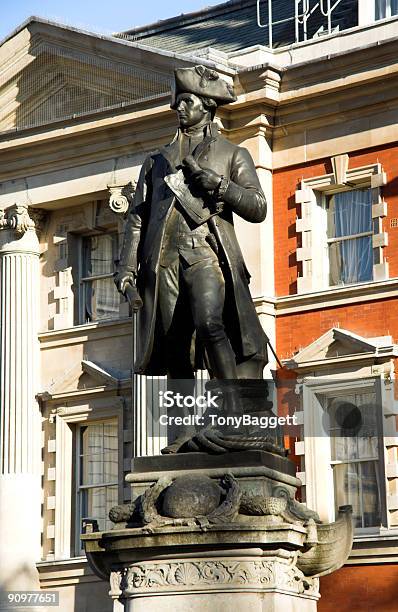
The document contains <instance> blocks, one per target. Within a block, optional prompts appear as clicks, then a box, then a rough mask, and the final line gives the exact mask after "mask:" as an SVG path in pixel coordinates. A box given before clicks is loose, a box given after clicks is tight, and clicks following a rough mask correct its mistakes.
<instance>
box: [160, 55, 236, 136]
mask: <svg viewBox="0 0 398 612" xmlns="http://www.w3.org/2000/svg"><path fill="white" fill-rule="evenodd" d="M174 74H175V90H174V93H173V99H172V102H171V105H170V106H171V108H173V109H174V110H176V111H177V113H178V118H179V121H180V125H181V127H183V128H187V127H192V126H194V125H197V124H198V123H201V122H203V121H204V120H207V119H209V120H211V119H213V117H214V115H215V113H216V110H217V106H221V105H223V104H229V103H230V102H235V100H236V96H235V95H234V92H233V88H232V85H230V84H229V83H227V82H226V81H224V79H222V78H221V77H220V76H219V75H218V73H217V72H215V71H214V70H209V69H208V68H206V67H205V66H195V67H194V68H177V69H176V70H175V71H174Z"/></svg>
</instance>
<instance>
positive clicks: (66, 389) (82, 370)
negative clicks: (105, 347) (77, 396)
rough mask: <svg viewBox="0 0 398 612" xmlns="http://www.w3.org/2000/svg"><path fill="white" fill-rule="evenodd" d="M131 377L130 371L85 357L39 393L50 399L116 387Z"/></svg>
mask: <svg viewBox="0 0 398 612" xmlns="http://www.w3.org/2000/svg"><path fill="white" fill-rule="evenodd" d="M129 378H130V372H129V371H120V370H114V369H112V368H109V367H108V366H104V365H102V364H99V363H96V362H94V361H89V360H86V359H84V360H82V361H81V362H79V363H77V364H76V365H75V366H73V367H72V368H71V369H70V370H69V371H67V372H66V373H65V374H64V375H63V376H62V377H60V378H59V379H57V380H56V381H54V382H53V384H52V385H50V387H49V388H48V389H47V390H46V391H45V392H44V393H41V394H39V395H40V396H41V397H42V398H43V399H45V400H48V399H52V398H54V397H58V396H62V395H73V394H74V393H79V392H81V391H90V390H94V389H98V388H103V389H116V388H117V387H118V386H119V385H120V383H122V382H125V381H127V380H129Z"/></svg>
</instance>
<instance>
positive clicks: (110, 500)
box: [80, 422, 118, 529]
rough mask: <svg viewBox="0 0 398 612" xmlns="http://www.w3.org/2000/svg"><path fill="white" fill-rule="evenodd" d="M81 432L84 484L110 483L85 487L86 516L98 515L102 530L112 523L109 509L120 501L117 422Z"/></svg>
mask: <svg viewBox="0 0 398 612" xmlns="http://www.w3.org/2000/svg"><path fill="white" fill-rule="evenodd" d="M81 432H82V433H81V458H80V460H81V483H80V484H81V485H106V486H98V487H95V486H94V487H89V488H87V489H82V491H81V494H82V496H83V497H82V515H83V516H82V518H84V517H87V518H88V517H89V518H95V519H97V520H98V524H99V527H100V529H106V528H107V527H108V526H109V525H110V522H109V519H108V512H109V510H110V508H111V507H112V506H114V505H116V504H117V489H118V487H117V482H118V432H117V423H112V422H109V423H98V424H97V423H93V424H92V425H88V426H87V427H84V428H82V429H81ZM107 483H115V484H107Z"/></svg>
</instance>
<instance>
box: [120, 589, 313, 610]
mask: <svg viewBox="0 0 398 612" xmlns="http://www.w3.org/2000/svg"><path fill="white" fill-rule="evenodd" d="M316 607H317V604H316V601H314V600H311V599H303V598H302V597H292V596H290V595H285V594H283V593H264V594H258V593H211V594H210V593H202V594H200V595H198V594H197V593H191V594H185V595H183V596H181V597H178V598H177V597H176V596H175V595H166V596H163V597H162V598H161V599H160V598H159V597H156V599H154V598H153V597H145V598H144V597H143V598H141V599H135V600H129V601H128V602H126V604H125V607H124V608H122V610H123V609H124V611H125V612H155V611H157V612H187V611H188V610H189V612H231V611H234V612H281V611H283V612H315V610H316Z"/></svg>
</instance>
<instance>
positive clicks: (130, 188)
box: [108, 181, 137, 215]
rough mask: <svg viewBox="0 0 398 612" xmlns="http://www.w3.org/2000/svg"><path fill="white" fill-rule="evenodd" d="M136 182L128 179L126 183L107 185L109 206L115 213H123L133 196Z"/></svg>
mask: <svg viewBox="0 0 398 612" xmlns="http://www.w3.org/2000/svg"><path fill="white" fill-rule="evenodd" d="M136 185H137V184H136V182H135V181H132V182H131V181H130V183H127V185H108V189H109V192H110V193H109V208H110V209H111V210H112V211H113V212H114V213H117V214H122V215H124V214H125V213H126V212H127V210H128V207H129V205H130V202H131V200H132V198H133V195H134V193H135V189H136Z"/></svg>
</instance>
